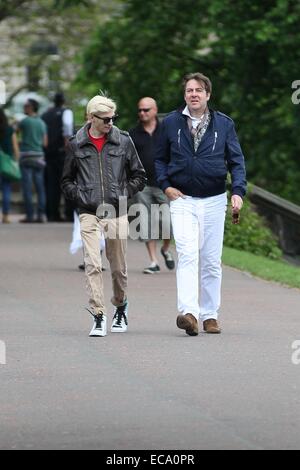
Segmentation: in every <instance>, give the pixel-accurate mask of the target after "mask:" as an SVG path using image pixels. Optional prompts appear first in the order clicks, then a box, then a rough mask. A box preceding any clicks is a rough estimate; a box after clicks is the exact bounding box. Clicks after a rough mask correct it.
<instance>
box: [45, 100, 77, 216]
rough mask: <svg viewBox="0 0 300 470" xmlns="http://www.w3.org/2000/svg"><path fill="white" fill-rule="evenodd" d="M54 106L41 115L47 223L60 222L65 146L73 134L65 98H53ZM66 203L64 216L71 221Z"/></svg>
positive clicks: (71, 120)
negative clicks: (44, 133)
mask: <svg viewBox="0 0 300 470" xmlns="http://www.w3.org/2000/svg"><path fill="white" fill-rule="evenodd" d="M53 101H54V106H53V107H51V108H49V109H48V111H46V112H45V113H44V114H43V115H42V119H43V120H44V121H45V123H46V124H47V129H48V147H47V149H46V163H47V167H46V194H47V216H48V221H49V222H60V221H62V220H63V219H62V217H61V213H60V201H61V186H60V181H61V177H62V173H63V167H64V161H65V157H66V145H67V142H68V140H69V138H70V137H71V136H72V135H73V133H74V119H73V112H72V111H71V109H68V108H66V107H65V106H64V104H65V98H64V95H63V94H62V93H56V94H55V96H54V100H53ZM70 206H71V204H70V202H67V201H66V211H65V215H66V218H67V219H72V217H73V216H72V214H73V210H74V208H73V206H72V207H70Z"/></svg>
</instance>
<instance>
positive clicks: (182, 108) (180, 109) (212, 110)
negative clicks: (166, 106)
mask: <svg viewBox="0 0 300 470" xmlns="http://www.w3.org/2000/svg"><path fill="white" fill-rule="evenodd" d="M185 107H186V104H184V105H182V106H180V108H178V109H176V111H177V113H179V114H180V115H181V116H182V117H183V118H184V119H187V116H186V115H185V114H182V111H184V109H185ZM208 111H209V112H210V114H211V116H213V115H214V113H215V111H214V109H212V108H210V107H209V106H208Z"/></svg>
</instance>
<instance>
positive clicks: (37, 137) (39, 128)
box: [18, 99, 48, 223]
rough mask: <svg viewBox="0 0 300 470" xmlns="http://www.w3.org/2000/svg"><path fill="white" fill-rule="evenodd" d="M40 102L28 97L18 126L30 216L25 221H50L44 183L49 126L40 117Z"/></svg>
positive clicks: (21, 164)
mask: <svg viewBox="0 0 300 470" xmlns="http://www.w3.org/2000/svg"><path fill="white" fill-rule="evenodd" d="M38 110H39V103H38V102H37V101H36V100H34V99H28V100H27V101H26V103H25V105H24V113H25V114H26V118H24V119H23V120H22V121H21V122H20V123H19V125H18V131H20V132H21V143H20V168H21V173H22V189H23V198H24V203H25V211H26V217H25V219H22V220H21V222H23V223H24V222H25V223H31V222H40V223H44V222H46V194H45V183H44V172H45V166H46V162H45V154H44V149H45V148H46V147H47V144H48V138H47V127H46V124H45V122H44V121H43V120H42V119H41V118H40V117H39V116H38ZM33 183H34V185H35V189H36V192H37V197H38V207H37V214H36V218H35V214H34V212H35V210H34V206H33V201H32V184H33Z"/></svg>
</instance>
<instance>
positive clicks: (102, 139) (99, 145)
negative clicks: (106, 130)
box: [89, 131, 107, 152]
mask: <svg viewBox="0 0 300 470" xmlns="http://www.w3.org/2000/svg"><path fill="white" fill-rule="evenodd" d="M89 138H90V140H91V142H92V143H93V144H94V145H95V146H96V147H97V150H98V152H101V150H102V149H103V146H104V144H105V142H106V140H107V136H106V135H104V136H103V137H98V138H96V137H92V136H91V134H90V131H89Z"/></svg>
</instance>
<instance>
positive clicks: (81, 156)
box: [62, 124, 147, 217]
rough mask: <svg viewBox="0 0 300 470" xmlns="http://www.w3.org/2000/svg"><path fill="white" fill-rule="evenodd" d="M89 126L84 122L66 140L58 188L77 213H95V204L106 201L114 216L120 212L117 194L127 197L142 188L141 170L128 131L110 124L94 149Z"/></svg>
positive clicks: (96, 207)
mask: <svg viewBox="0 0 300 470" xmlns="http://www.w3.org/2000/svg"><path fill="white" fill-rule="evenodd" d="M89 127H90V124H86V125H85V126H84V127H82V128H81V129H80V130H79V131H78V132H77V134H76V135H75V136H74V137H72V138H71V139H70V141H69V145H68V148H67V155H66V160H65V165H64V171H63V176H62V190H63V192H64V195H65V196H66V198H67V199H70V200H71V201H73V202H75V203H76V205H77V206H78V207H79V211H80V213H90V214H96V213H97V214H98V212H99V208H100V212H101V207H103V206H106V205H107V204H110V205H112V206H113V207H114V208H115V209H116V214H117V216H120V215H123V213H120V212H119V207H120V204H119V203H120V198H121V199H122V198H123V199H124V197H128V198H130V197H132V196H133V195H134V194H135V193H137V192H138V191H142V190H143V189H144V187H145V185H146V181H147V178H146V173H145V170H144V168H143V166H142V164H141V161H140V159H139V156H138V154H137V151H136V149H135V146H134V144H133V142H132V140H131V138H130V136H129V134H128V132H125V131H121V130H120V129H118V128H117V127H115V126H113V128H112V130H111V131H110V132H109V134H108V136H107V141H106V143H105V145H104V147H103V149H102V151H101V153H98V151H97V149H96V147H95V146H94V144H93V143H92V142H91V140H90V139H89V136H88V129H89ZM123 202H124V201H123ZM97 209H98V210H97ZM126 210H127V209H126ZM122 212H124V211H122ZM108 217H109V215H108Z"/></svg>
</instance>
